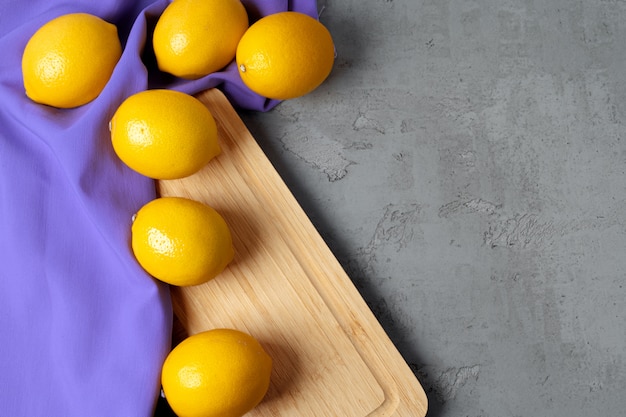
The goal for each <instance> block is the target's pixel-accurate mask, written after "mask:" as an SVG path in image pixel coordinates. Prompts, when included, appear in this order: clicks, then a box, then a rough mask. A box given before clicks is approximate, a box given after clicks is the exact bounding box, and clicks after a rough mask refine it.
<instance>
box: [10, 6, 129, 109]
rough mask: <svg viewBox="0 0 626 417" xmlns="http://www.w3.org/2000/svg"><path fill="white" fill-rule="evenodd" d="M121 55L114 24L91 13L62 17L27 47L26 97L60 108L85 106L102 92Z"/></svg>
mask: <svg viewBox="0 0 626 417" xmlns="http://www.w3.org/2000/svg"><path fill="white" fill-rule="evenodd" d="M121 55H122V46H121V44H120V40H119V38H118V35H117V28H116V27H115V25H113V24H111V23H108V22H106V21H104V20H102V19H101V18H99V17H97V16H94V15H91V14H87V13H72V14H66V15H62V16H59V17H57V18H55V19H53V20H51V21H49V22H48V23H46V24H44V25H43V26H42V27H40V28H39V29H38V30H37V31H36V32H35V33H34V34H33V36H32V37H31V38H30V39H29V41H28V43H27V44H26V47H25V48H24V54H23V55H22V75H23V78H24V88H25V89H26V95H27V96H28V97H29V98H31V99H32V100H33V101H35V102H37V103H42V104H47V105H49V106H54V107H59V108H71V107H77V106H81V105H83V104H85V103H88V102H90V101H92V100H93V99H95V98H96V97H97V96H98V95H99V94H100V92H101V91H102V89H103V88H104V86H105V85H106V83H107V82H108V81H109V78H111V74H112V73H113V69H114V68H115V65H116V64H117V61H118V60H119V59H120V56H121Z"/></svg>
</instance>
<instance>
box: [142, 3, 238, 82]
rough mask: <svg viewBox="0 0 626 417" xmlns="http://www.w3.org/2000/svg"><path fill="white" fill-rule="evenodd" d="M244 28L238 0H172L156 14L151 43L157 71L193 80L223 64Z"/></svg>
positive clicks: (231, 57) (232, 52)
mask: <svg viewBox="0 0 626 417" xmlns="http://www.w3.org/2000/svg"><path fill="white" fill-rule="evenodd" d="M247 28H248V14H247V12H246V9H245V7H244V6H243V4H242V3H241V1H240V0H176V1H174V2H172V3H170V4H169V5H168V6H167V8H166V9H165V10H164V11H163V14H162V15H161V16H160V17H159V20H158V21H157V24H156V26H155V28H154V34H153V36H152V44H153V49H154V54H155V56H156V60H157V65H158V67H159V69H160V70H162V71H165V72H168V73H170V74H173V75H175V76H178V77H181V78H187V79H196V78H200V77H202V76H204V75H207V74H210V73H212V72H215V71H218V70H220V69H222V68H223V67H225V66H226V65H227V64H228V63H230V62H231V61H232V60H233V59H234V58H235V51H236V49H237V43H238V42H239V39H240V38H241V36H242V35H243V34H244V32H245V31H246V29H247Z"/></svg>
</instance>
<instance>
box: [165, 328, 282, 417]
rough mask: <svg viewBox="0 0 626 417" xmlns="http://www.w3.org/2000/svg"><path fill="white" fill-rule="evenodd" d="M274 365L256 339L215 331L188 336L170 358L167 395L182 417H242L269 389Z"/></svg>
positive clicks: (226, 330)
mask: <svg viewBox="0 0 626 417" xmlns="http://www.w3.org/2000/svg"><path fill="white" fill-rule="evenodd" d="M271 370H272V359H271V357H270V356H269V355H268V354H267V353H266V352H265V350H263V347H262V346H261V345H260V344H259V342H258V341H257V340H256V339H255V338H254V337H252V336H251V335H249V334H247V333H244V332H241V331H239V330H234V329H214V330H208V331H205V332H202V333H197V334H195V335H192V336H189V337H188V338H186V339H185V340H183V341H182V342H181V343H180V344H179V345H177V346H176V347H175V348H174V349H173V350H172V351H171V352H170V354H169V355H168V356H167V358H166V359H165V362H164V363H163V369H162V372H161V383H162V386H163V392H164V393H165V398H166V399H167V401H168V403H169V405H170V407H171V408H172V410H173V411H174V412H175V413H176V414H177V415H178V416H180V417H241V416H243V415H244V414H245V413H247V412H248V411H250V410H252V409H253V408H254V407H256V406H257V405H258V404H259V402H261V400H262V399H263V397H264V396H265V394H266V392H267V389H268V387H269V383H270V374H271Z"/></svg>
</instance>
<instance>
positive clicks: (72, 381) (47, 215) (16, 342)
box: [0, 0, 317, 417]
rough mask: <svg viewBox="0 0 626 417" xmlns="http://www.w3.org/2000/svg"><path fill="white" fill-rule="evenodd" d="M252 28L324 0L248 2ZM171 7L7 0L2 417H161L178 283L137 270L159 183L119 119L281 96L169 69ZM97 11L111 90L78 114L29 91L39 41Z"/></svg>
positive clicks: (1, 122) (1, 110)
mask: <svg viewBox="0 0 626 417" xmlns="http://www.w3.org/2000/svg"><path fill="white" fill-rule="evenodd" d="M243 3H244V5H245V6H246V9H247V11H248V14H249V17H250V21H251V22H254V21H255V20H257V19H258V18H259V17H261V16H264V15H267V14H271V13H274V12H279V11H284V10H295V11H300V12H303V13H306V14H309V15H311V16H314V17H317V10H316V7H317V6H316V2H315V0H299V1H296V0H294V1H287V0H282V1H281V0H256V1H253V0H247V1H246V0H244V1H243ZM167 4H168V1H165V0H161V1H150V0H143V1H140V0H137V1H131V0H98V1H92V0H80V1H62V0H45V1H44V0H31V1H28V2H18V1H7V0H0V50H1V51H2V59H0V415H6V416H12V417H20V416H28V417H37V416H46V417H49V416H63V417H71V416H80V417H85V416H89V417H97V416H107V417H111V416H116V417H120V416H129V417H138V416H151V415H152V414H153V413H154V409H155V405H156V403H157V399H158V395H159V391H160V371H161V365H162V363H163V360H164V358H165V356H166V355H167V353H168V352H169V350H170V347H171V346H170V343H171V326H172V306H171V301H170V295H169V291H168V287H167V285H165V284H163V283H160V282H158V281H156V280H154V279H153V278H152V277H150V276H149V275H147V273H146V272H144V271H143V270H142V269H141V267H140V266H139V265H138V263H137V262H136V260H135V259H134V257H133V254H132V250H131V248H130V243H129V242H130V226H131V218H132V215H133V213H135V212H136V211H137V210H138V209H139V208H140V207H141V206H142V205H143V204H145V203H146V202H148V201H150V200H151V199H154V198H155V197H156V194H155V184H154V181H152V180H150V179H148V178H145V177H143V176H141V175H140V174H137V173H135V172H134V171H132V170H130V169H129V168H127V167H126V166H125V165H124V164H123V163H122V162H121V161H120V160H119V158H117V156H116V155H115V154H114V152H113V149H112V147H111V142H110V136H109V131H108V122H109V120H110V118H111V117H112V115H113V113H114V112H115V110H116V109H117V107H118V106H119V105H120V104H121V102H122V101H123V100H124V99H125V98H126V97H128V96H129V95H131V94H133V93H136V92H138V91H141V90H145V89H151V88H170V89H175V90H179V91H183V92H186V93H190V94H194V93H197V92H199V91H202V90H204V89H207V88H219V89H221V90H222V91H223V92H224V93H225V94H226V96H227V97H228V98H229V100H230V101H231V103H232V104H233V105H234V106H235V107H236V108H240V109H250V110H256V111H267V110H270V109H271V108H273V107H274V106H276V105H277V104H278V102H277V101H274V100H269V99H266V98H265V97H261V96H258V95H256V94H254V93H253V92H251V91H250V90H248V89H247V88H246V87H245V86H244V85H243V84H242V82H241V80H240V78H239V76H238V74H237V69H236V65H235V63H234V62H232V63H231V64H230V65H228V66H227V67H226V68H224V69H223V70H222V71H219V72H216V73H213V74H210V75H208V76H206V77H203V78H201V79H198V80H182V79H178V78H176V77H173V76H170V75H167V74H164V73H161V72H159V71H158V69H157V68H156V64H155V59H154V55H153V53H152V48H151V40H150V39H151V33H152V30H153V28H154V25H155V23H156V21H157V19H158V16H159V15H160V14H161V12H162V11H163V10H164V9H165V7H166V6H167ZM75 12H85V13H91V14H94V15H96V16H99V17H101V18H103V19H104V20H106V21H108V22H111V23H113V24H115V25H116V26H117V28H118V34H119V37H120V40H121V42H122V47H123V53H122V57H121V59H120V61H119V62H118V64H117V66H116V67H115V70H114V72H113V74H112V76H111V79H110V80H109V82H108V84H107V85H106V87H105V88H104V90H103V91H102V93H101V94H100V95H99V96H98V97H97V98H96V99H95V100H94V101H92V102H90V103H88V104H86V105H83V106H80V107H77V108H74V109H56V108H52V107H49V106H45V105H41V104H37V103H34V102H33V101H31V100H30V99H28V98H27V97H26V95H25V94H24V87H23V81H22V72H21V58H22V53H23V50H24V47H25V45H26V42H27V41H28V39H29V38H30V36H32V34H33V33H34V32H35V31H36V30H37V29H38V28H39V27H40V26H41V25H43V24H44V23H46V22H47V21H49V20H51V19H53V18H55V17H57V16H59V15H62V14H66V13H75Z"/></svg>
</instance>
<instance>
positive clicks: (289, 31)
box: [236, 11, 335, 100]
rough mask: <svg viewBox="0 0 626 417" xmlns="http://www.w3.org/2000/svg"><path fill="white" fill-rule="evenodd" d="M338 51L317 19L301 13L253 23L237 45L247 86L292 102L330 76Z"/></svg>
mask: <svg viewBox="0 0 626 417" xmlns="http://www.w3.org/2000/svg"><path fill="white" fill-rule="evenodd" d="M334 60H335V48H334V44H333V40H332V37H331V35H330V32H329V31H328V29H326V27H325V26H324V25H323V24H322V23H320V22H319V21H318V20H316V19H314V18H312V17H310V16H308V15H305V14H303V13H298V12H291V11H288V12H279V13H275V14H271V15H268V16H265V17H263V18H261V19H259V20H258V21H256V22H255V23H254V24H252V25H251V26H250V27H249V28H248V30H247V31H246V33H244V35H243V37H242V38H241V40H240V41H239V45H238V46H237V53H236V61H237V67H238V69H239V74H240V76H241V79H242V80H243V82H244V84H246V85H247V86H248V88H250V89H251V90H252V91H254V92H255V93H257V94H259V95H262V96H264V97H268V98H273V99H281V100H286V99H291V98H296V97H300V96H303V95H305V94H308V93H310V92H311V91H313V90H314V89H316V88H317V87H318V86H319V85H320V84H322V82H323V81H324V80H325V79H326V78H327V77H328V75H329V74H330V72H331V70H332V67H333V63H334Z"/></svg>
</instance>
